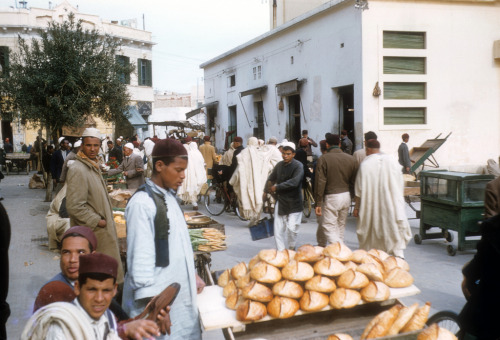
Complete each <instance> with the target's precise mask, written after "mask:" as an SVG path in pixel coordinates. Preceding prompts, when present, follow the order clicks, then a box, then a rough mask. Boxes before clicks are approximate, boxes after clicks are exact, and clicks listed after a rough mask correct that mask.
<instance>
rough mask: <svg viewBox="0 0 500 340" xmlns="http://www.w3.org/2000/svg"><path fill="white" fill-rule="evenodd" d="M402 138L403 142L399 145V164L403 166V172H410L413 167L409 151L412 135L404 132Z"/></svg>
mask: <svg viewBox="0 0 500 340" xmlns="http://www.w3.org/2000/svg"><path fill="white" fill-rule="evenodd" d="M401 138H402V139H403V143H401V145H399V148H398V156H399V164H401V165H402V166H403V173H404V174H409V173H410V168H411V160H410V152H409V151H408V145H406V143H408V141H409V140H410V135H409V134H407V133H404V134H403V135H402V136H401Z"/></svg>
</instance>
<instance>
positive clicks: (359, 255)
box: [350, 249, 368, 263]
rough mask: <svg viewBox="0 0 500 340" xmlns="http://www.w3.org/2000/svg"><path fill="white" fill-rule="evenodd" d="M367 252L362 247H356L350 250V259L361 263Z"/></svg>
mask: <svg viewBox="0 0 500 340" xmlns="http://www.w3.org/2000/svg"><path fill="white" fill-rule="evenodd" d="M366 254H368V252H367V251H366V250H364V249H356V250H354V251H353V252H352V254H351V258H350V260H351V261H352V262H355V263H361V261H363V257H365V256H366Z"/></svg>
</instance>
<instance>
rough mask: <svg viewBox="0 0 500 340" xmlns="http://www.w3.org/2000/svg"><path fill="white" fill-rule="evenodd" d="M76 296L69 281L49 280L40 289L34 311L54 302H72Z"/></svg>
mask: <svg viewBox="0 0 500 340" xmlns="http://www.w3.org/2000/svg"><path fill="white" fill-rule="evenodd" d="M75 297H76V294H75V292H74V291H73V288H72V287H71V286H70V285H68V284H67V283H64V282H62V281H52V282H49V283H47V284H46V285H45V286H43V287H42V289H40V293H38V296H37V297H36V300H35V305H34V306H33V313H34V312H36V311H37V310H39V309H40V308H42V307H45V306H47V305H49V304H51V303H54V302H71V301H73V300H74V299H75Z"/></svg>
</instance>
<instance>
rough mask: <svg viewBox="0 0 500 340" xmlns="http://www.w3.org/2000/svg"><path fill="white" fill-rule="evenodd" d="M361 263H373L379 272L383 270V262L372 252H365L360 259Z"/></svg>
mask: <svg viewBox="0 0 500 340" xmlns="http://www.w3.org/2000/svg"><path fill="white" fill-rule="evenodd" d="M361 263H374V264H375V265H376V266H377V267H378V269H379V270H380V271H381V272H384V263H383V262H382V260H381V259H379V258H378V257H376V256H374V255H372V254H368V253H367V254H366V256H365V257H363V259H362V260H361Z"/></svg>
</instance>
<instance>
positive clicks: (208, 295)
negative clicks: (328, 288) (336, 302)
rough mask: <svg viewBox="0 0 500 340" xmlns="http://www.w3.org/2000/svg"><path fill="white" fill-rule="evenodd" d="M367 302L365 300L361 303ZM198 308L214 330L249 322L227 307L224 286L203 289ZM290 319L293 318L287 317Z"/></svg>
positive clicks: (406, 292)
mask: <svg viewBox="0 0 500 340" xmlns="http://www.w3.org/2000/svg"><path fill="white" fill-rule="evenodd" d="M390 291H391V295H390V296H389V300H394V299H399V298H402V297H406V296H412V295H417V294H419V293H420V290H419V289H418V288H417V287H416V286H415V285H411V286H410V287H406V288H390ZM362 304H366V303H365V302H364V301H361V302H360V305H362ZM331 309H332V307H330V306H327V307H325V308H324V309H323V310H322V311H328V310H331ZM198 310H199V311H200V319H201V323H202V325H203V328H204V329H205V330H207V331H208V330H214V329H220V328H228V327H232V328H234V329H244V328H245V325H247V324H250V323H249V322H247V323H245V322H241V321H238V320H236V312H235V311H233V310H231V309H229V308H226V299H225V298H224V296H223V295H222V288H221V287H219V286H208V287H205V288H204V289H203V292H202V293H201V294H199V295H198ZM316 313H318V312H313V313H308V312H304V311H301V310H299V311H298V312H297V314H295V316H294V317H293V318H295V317H297V316H300V315H305V314H316ZM270 320H273V318H272V317H270V316H266V317H265V318H263V319H261V320H259V321H256V322H257V323H260V322H266V321H270ZM287 320H288V321H290V320H291V319H287Z"/></svg>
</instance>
